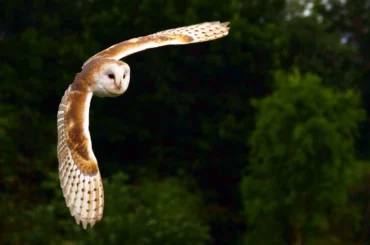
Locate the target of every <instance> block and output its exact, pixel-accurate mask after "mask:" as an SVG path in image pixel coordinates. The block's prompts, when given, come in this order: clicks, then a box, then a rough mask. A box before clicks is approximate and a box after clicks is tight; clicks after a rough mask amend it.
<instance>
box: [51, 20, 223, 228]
mask: <svg viewBox="0 0 370 245" xmlns="http://www.w3.org/2000/svg"><path fill="white" fill-rule="evenodd" d="M228 32H229V27H228V22H226V23H220V22H205V23H202V24H197V25H191V26H186V27H180V28H175V29H170V30H166V31H161V32H157V33H155V34H151V35H148V36H143V37H138V38H133V39H130V40H127V41H124V42H121V43H118V44H116V45H113V46H111V47H109V48H107V49H105V50H103V51H101V52H99V53H97V54H96V55H94V56H92V57H91V58H90V59H88V60H87V61H86V62H85V63H84V64H83V66H82V71H81V72H80V73H78V74H77V75H76V77H75V80H74V82H73V83H72V84H71V85H69V87H68V89H67V90H66V91H65V93H64V96H63V98H62V100H61V103H60V105H59V109H58V114H57V130H58V145H57V152H58V162H59V178H60V186H61V188H62V191H63V195H64V198H65V201H66V205H67V207H69V209H70V212H71V215H72V216H74V217H75V220H76V222H77V224H80V223H82V226H83V228H84V229H86V228H87V225H88V224H90V225H91V227H92V226H93V225H94V224H95V223H96V222H97V221H99V220H100V219H101V218H102V217H103V210H104V190H103V183H102V178H101V175H100V172H99V167H98V161H97V159H96V157H95V155H94V152H93V148H92V142H91V137H90V132H89V111H90V102H91V99H92V97H93V95H95V96H98V97H117V96H119V95H122V94H123V93H124V92H125V91H126V90H127V89H128V86H129V82H130V67H129V65H128V64H126V63H125V62H122V61H120V59H122V58H123V57H126V56H128V55H130V54H133V53H136V52H140V51H143V50H146V49H150V48H156V47H160V46H166V45H183V44H190V43H198V42H205V41H210V40H215V39H218V38H221V37H223V36H226V35H227V34H228Z"/></svg>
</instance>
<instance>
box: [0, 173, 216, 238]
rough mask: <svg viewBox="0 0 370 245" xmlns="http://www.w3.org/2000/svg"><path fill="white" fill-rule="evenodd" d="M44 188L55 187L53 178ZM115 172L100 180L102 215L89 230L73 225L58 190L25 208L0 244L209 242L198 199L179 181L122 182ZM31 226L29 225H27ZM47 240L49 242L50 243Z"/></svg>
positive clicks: (185, 184)
mask: <svg viewBox="0 0 370 245" xmlns="http://www.w3.org/2000/svg"><path fill="white" fill-rule="evenodd" d="M51 177H52V178H48V180H47V181H45V183H44V188H46V189H50V190H51V191H55V190H56V189H57V187H58V186H59V183H58V181H59V180H58V177H57V176H54V177H53V176H52V175H51ZM126 182H127V176H126V175H125V174H123V173H118V174H115V175H113V176H112V178H110V179H108V180H106V181H105V183H104V186H105V197H106V203H105V213H104V217H103V219H102V220H101V221H100V222H98V223H97V224H96V225H95V226H94V228H93V229H90V227H88V229H87V230H84V229H83V228H82V227H81V226H77V225H76V223H75V221H74V219H73V217H71V216H70V214H69V210H68V208H67V207H65V203H64V200H63V197H62V196H61V195H60V192H59V191H58V192H57V193H56V198H55V199H52V200H50V202H49V204H45V205H39V206H36V207H35V208H33V209H31V210H29V211H27V212H26V215H24V217H23V222H22V223H19V224H18V230H19V231H21V232H16V233H14V232H8V233H6V234H4V235H5V240H4V241H3V242H4V244H30V245H32V244H38V245H42V244H67V242H68V244H71V245H72V244H76V245H77V244H81V245H82V244H92V243H93V244H97V245H99V244H128V245H141V244H164V245H166V244H168V245H171V244H179V245H181V244H184V245H190V244H195V245H202V244H206V243H207V242H208V241H209V240H210V235H209V227H208V226H207V225H206V224H204V222H203V221H201V219H200V208H201V206H202V205H203V204H202V200H201V198H200V197H199V196H198V195H196V194H195V193H191V192H190V191H189V186H188V184H187V183H186V182H184V181H182V180H179V179H175V178H172V179H167V180H165V181H160V182H158V181H153V180H146V181H144V182H143V183H142V184H140V185H138V186H135V185H128V184H126ZM31 224H32V225H31ZM51 241H52V242H51Z"/></svg>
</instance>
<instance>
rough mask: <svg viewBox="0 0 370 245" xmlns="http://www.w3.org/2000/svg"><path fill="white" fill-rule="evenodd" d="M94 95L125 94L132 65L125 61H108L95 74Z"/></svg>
mask: <svg viewBox="0 0 370 245" xmlns="http://www.w3.org/2000/svg"><path fill="white" fill-rule="evenodd" d="M93 79H94V83H95V86H94V89H93V92H94V95H96V96H99V97H117V96H119V95H121V94H123V93H124V92H125V91H126V90H127V88H128V85H129V83H130V67H129V66H128V65H127V64H126V63H124V62H119V63H118V62H114V63H107V64H105V65H103V66H101V67H100V69H99V71H98V72H97V73H96V74H95V76H94V78H93Z"/></svg>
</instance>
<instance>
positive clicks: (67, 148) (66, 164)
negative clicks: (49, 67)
mask: <svg viewBox="0 0 370 245" xmlns="http://www.w3.org/2000/svg"><path fill="white" fill-rule="evenodd" d="M91 97H92V92H81V91H76V90H72V89H71V86H69V87H68V89H67V90H66V92H65V93H64V96H63V98H62V101H61V103H60V105H59V110H58V115H57V127H58V147H57V151H58V161H59V178H60V186H61V188H62V190H63V195H64V198H65V201H66V204H67V206H68V207H69V209H70V212H71V215H72V216H74V217H75V219H76V222H77V224H80V222H82V226H83V228H84V229H86V227H87V224H88V223H90V225H91V227H92V226H93V225H94V224H95V223H96V221H99V220H100V219H101V218H102V216H103V208H104V191H103V184H102V179H101V176H100V172H99V168H98V163H97V160H96V157H95V155H94V153H93V151H92V146H91V139H90V133H89V129H88V127H89V107H90V102H91Z"/></svg>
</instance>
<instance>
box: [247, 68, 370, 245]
mask: <svg viewBox="0 0 370 245" xmlns="http://www.w3.org/2000/svg"><path fill="white" fill-rule="evenodd" d="M275 80H276V90H275V91H274V92H273V93H272V94H271V95H270V96H268V97H265V98H264V99H261V100H254V101H253V105H254V106H255V107H256V108H257V111H258V112H257V119H256V128H255V130H254V132H253V133H252V135H251V137H250V145H251V152H250V159H251V163H250V166H249V167H248V175H247V176H245V177H244V178H243V181H242V185H241V188H242V189H241V190H242V195H243V200H244V210H245V214H246V217H247V220H248V223H249V225H250V226H251V232H249V233H248V234H247V238H246V239H247V244H248V242H250V243H252V244H255V243H259V242H261V240H260V239H261V237H263V234H266V233H269V234H270V233H271V234H272V236H268V238H269V239H270V240H266V241H264V243H263V244H266V245H267V244H287V242H289V243H290V242H294V241H295V240H296V239H303V240H304V241H307V242H308V241H310V240H311V239H314V238H315V237H317V236H320V235H327V234H328V232H329V228H330V225H331V223H335V221H336V218H338V216H339V217H340V213H341V210H343V209H344V210H345V209H346V208H347V207H346V205H347V204H348V190H349V186H350V185H351V184H352V183H353V181H354V179H355V174H356V172H355V170H356V160H355V156H354V153H355V151H354V139H355V135H356V131H357V127H358V124H359V122H361V121H363V119H364V116H365V113H364V110H363V109H361V108H360V107H359V104H360V98H359V96H358V94H356V93H355V92H353V91H351V90H347V91H345V92H335V91H334V90H333V89H330V88H326V87H324V86H322V85H321V80H320V78H319V77H317V76H315V75H313V74H310V73H308V74H304V75H301V74H300V72H298V71H297V70H294V72H293V73H292V74H285V73H282V72H277V73H276V76H275ZM338 210H339V211H338ZM354 217H355V218H356V217H357V216H356V213H355V212H354V213H352V218H354ZM277 227H278V229H277ZM292 237H296V238H292ZM260 244H261V243H260ZM297 244H299V243H297Z"/></svg>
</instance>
